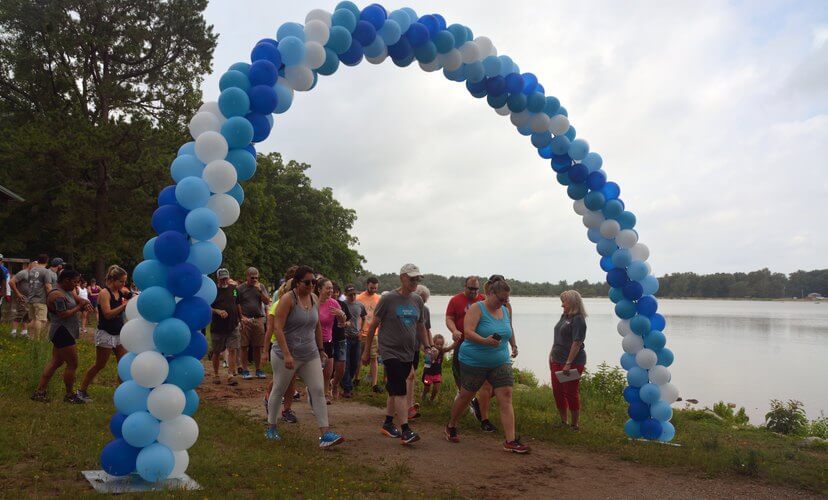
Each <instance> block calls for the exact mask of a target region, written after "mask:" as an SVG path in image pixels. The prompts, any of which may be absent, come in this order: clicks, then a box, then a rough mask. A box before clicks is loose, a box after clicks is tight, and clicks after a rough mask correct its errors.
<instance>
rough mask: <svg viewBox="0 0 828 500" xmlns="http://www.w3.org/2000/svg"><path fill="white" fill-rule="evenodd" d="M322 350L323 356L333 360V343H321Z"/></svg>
mask: <svg viewBox="0 0 828 500" xmlns="http://www.w3.org/2000/svg"><path fill="white" fill-rule="evenodd" d="M322 349H324V350H325V355H326V356H327V357H328V358H329V359H333V357H334V343H333V342H322Z"/></svg>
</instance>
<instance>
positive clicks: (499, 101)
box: [457, 68, 532, 135]
mask: <svg viewBox="0 0 828 500" xmlns="http://www.w3.org/2000/svg"><path fill="white" fill-rule="evenodd" d="M458 71H463V68H460V69H459V70H458ZM457 81H463V79H462V77H461V78H460V79H459V80H457ZM506 99H508V96H507V95H506V94H500V95H492V94H489V95H487V96H486V102H487V103H489V106H491V107H492V108H494V109H497V108H502V107H503V106H505V105H506ZM518 132H520V133H521V134H522V135H532V127H530V126H529V124H528V123H527V124H526V125H524V126H523V127H520V128H518Z"/></svg>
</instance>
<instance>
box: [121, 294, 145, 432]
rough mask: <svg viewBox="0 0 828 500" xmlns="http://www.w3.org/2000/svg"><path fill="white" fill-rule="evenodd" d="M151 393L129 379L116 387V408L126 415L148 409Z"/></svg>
mask: <svg viewBox="0 0 828 500" xmlns="http://www.w3.org/2000/svg"><path fill="white" fill-rule="evenodd" d="M141 295H143V293H142V294H141ZM149 393H150V390H149V389H147V388H146V387H141V386H140V385H138V383H136V382H135V381H134V380H127V381H126V382H124V383H122V384H121V385H119V386H118V388H117V389H115V396H114V397H113V401H114V402H115V408H117V409H118V411H119V412H121V413H123V414H124V415H132V414H133V413H135V412H136V411H147V398H148V397H149Z"/></svg>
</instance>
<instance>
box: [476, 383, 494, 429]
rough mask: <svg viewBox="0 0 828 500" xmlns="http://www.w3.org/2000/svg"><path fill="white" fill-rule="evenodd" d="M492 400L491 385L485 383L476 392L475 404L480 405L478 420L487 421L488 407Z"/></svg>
mask: <svg viewBox="0 0 828 500" xmlns="http://www.w3.org/2000/svg"><path fill="white" fill-rule="evenodd" d="M491 400H492V384H490V383H488V382H486V383H485V384H483V387H481V388H480V390H479V391H477V402H478V403H480V419H481V420H488V419H489V406H490V404H491Z"/></svg>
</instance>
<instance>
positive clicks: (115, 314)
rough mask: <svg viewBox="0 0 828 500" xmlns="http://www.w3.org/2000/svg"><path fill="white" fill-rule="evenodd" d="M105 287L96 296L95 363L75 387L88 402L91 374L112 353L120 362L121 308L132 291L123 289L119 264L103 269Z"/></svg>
mask: <svg viewBox="0 0 828 500" xmlns="http://www.w3.org/2000/svg"><path fill="white" fill-rule="evenodd" d="M105 282H106V288H104V289H103V290H101V291H100V296H99V297H98V310H99V311H98V318H99V319H98V329H97V331H95V364H94V365H92V366H90V367H89V369H88V370H86V374H84V376H83V382H81V386H80V389H78V397H79V398H81V399H83V400H84V401H85V402H87V403H89V402H91V401H92V399H91V398H90V397H89V394H88V393H87V389H89V386H90V385H91V384H92V381H93V380H94V379H95V376H96V375H97V374H98V372H100V371H101V370H103V369H104V368H106V364H107V363H108V362H109V355H110V354H112V352H113V351H114V352H115V360H116V361H120V359H121V356H123V355H124V354H126V349H124V346H122V345H121V328H123V326H124V310H125V309H126V306H127V301H129V299H130V298H131V296H132V294H130V293H129V292H125V290H126V282H127V272H126V271H124V270H123V269H122V268H121V267H119V266H109V270H108V271H107V272H106V279H105Z"/></svg>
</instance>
